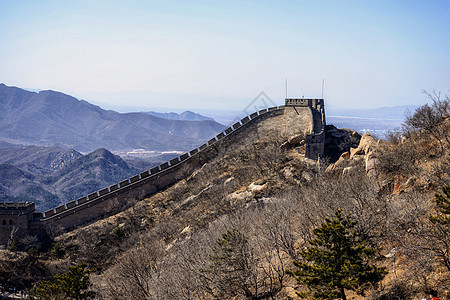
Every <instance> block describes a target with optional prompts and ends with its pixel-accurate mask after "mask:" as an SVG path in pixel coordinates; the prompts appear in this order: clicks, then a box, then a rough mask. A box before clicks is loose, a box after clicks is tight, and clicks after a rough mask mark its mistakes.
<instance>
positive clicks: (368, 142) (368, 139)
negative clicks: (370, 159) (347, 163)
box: [350, 132, 377, 158]
mask: <svg viewBox="0 0 450 300" xmlns="http://www.w3.org/2000/svg"><path fill="white" fill-rule="evenodd" d="M376 144H377V142H376V141H375V139H374V138H373V137H372V136H371V135H370V133H368V132H367V133H365V134H364V135H363V136H362V137H361V140H360V141H359V145H358V147H357V148H356V149H353V148H352V149H350V158H353V157H354V156H355V155H367V154H368V153H369V151H371V150H372V149H373V147H374V146H375V145H376Z"/></svg>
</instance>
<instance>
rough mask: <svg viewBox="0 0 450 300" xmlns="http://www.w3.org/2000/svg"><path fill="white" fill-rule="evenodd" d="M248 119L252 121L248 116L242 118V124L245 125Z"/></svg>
mask: <svg viewBox="0 0 450 300" xmlns="http://www.w3.org/2000/svg"><path fill="white" fill-rule="evenodd" d="M248 121H250V118H249V117H248V116H246V117H245V118H242V119H241V124H242V125H245V124H246V123H247V122H248Z"/></svg>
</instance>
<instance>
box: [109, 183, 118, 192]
mask: <svg viewBox="0 0 450 300" xmlns="http://www.w3.org/2000/svg"><path fill="white" fill-rule="evenodd" d="M118 188H119V187H118V186H117V183H116V184H113V185H111V186H110V187H109V192H114V191H115V190H117V189H118Z"/></svg>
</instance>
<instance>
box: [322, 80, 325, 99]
mask: <svg viewBox="0 0 450 300" xmlns="http://www.w3.org/2000/svg"><path fill="white" fill-rule="evenodd" d="M324 85H325V78H322V99H323V86H324Z"/></svg>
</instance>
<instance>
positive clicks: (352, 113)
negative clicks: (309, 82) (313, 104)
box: [327, 105, 419, 121]
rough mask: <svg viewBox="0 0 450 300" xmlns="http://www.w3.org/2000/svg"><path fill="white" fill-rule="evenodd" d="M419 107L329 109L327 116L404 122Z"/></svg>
mask: <svg viewBox="0 0 450 300" xmlns="http://www.w3.org/2000/svg"><path fill="white" fill-rule="evenodd" d="M418 107H419V105H402V106H393V107H379V108H373V109H342V108H329V109H327V115H329V116H333V117H338V116H339V117H356V118H366V119H369V118H370V119H383V120H400V121H403V120H404V119H405V116H406V114H407V113H408V112H414V111H415V110H416V109H417V108H418Z"/></svg>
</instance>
